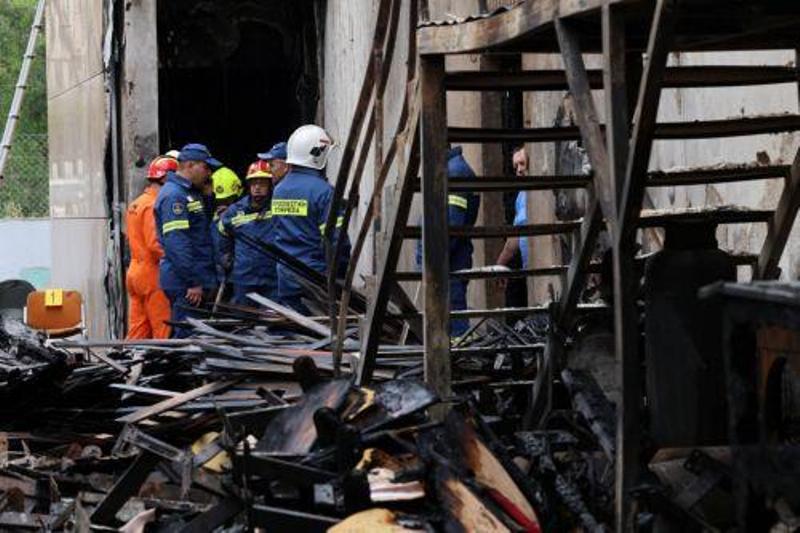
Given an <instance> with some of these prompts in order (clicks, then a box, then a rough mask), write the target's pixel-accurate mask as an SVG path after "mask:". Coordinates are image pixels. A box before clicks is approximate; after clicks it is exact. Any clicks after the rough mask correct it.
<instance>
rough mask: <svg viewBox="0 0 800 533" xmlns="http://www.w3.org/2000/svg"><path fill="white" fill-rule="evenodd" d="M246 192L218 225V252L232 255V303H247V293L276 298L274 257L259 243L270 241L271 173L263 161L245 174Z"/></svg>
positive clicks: (224, 255) (227, 211)
mask: <svg viewBox="0 0 800 533" xmlns="http://www.w3.org/2000/svg"><path fill="white" fill-rule="evenodd" d="M245 181H246V183H247V191H248V194H247V196H245V197H244V198H242V199H241V200H239V201H238V202H236V203H234V204H233V205H231V206H230V208H228V209H227V210H226V211H225V213H224V214H223V215H222V218H221V220H220V223H219V224H218V231H217V233H219V235H220V237H221V238H220V255H221V256H222V257H232V258H233V260H232V261H228V262H227V263H228V264H231V263H232V269H231V280H232V281H233V303H236V304H240V305H247V304H248V303H249V302H250V300H248V298H247V294H248V293H251V292H255V293H258V294H260V295H262V296H265V297H267V298H269V299H271V300H274V299H276V294H277V291H278V274H277V272H276V265H275V260H274V259H273V258H272V257H271V256H269V255H267V254H266V253H264V251H263V249H262V248H260V247H259V242H263V243H271V242H272V229H273V224H272V213H271V212H270V199H271V196H272V174H271V173H270V172H269V165H268V164H267V162H266V161H256V162H255V163H253V164H252V165H250V168H248V170H247V176H246V177H245Z"/></svg>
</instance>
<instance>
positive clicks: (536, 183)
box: [414, 165, 792, 193]
mask: <svg viewBox="0 0 800 533" xmlns="http://www.w3.org/2000/svg"><path fill="white" fill-rule="evenodd" d="M791 168H792V167H791V166H790V165H739V166H729V167H722V168H713V167H709V168H694V169H687V170H679V171H672V172H664V171H660V170H659V171H654V172H650V174H649V178H648V180H649V181H648V182H647V186H648V187H674V186H681V185H706V184H712V183H730V182H737V181H752V180H762V179H780V178H786V177H788V176H789V172H790V171H791ZM591 182H592V176H591V175H590V174H570V175H565V176H552V175H547V176H517V177H503V176H476V177H475V178H474V179H466V178H453V179H451V180H450V181H449V182H448V185H449V187H450V191H451V192H476V193H478V192H502V191H547V190H554V189H582V188H584V187H587V186H588V185H589V184H591ZM421 187H422V182H421V180H417V181H416V182H415V183H414V190H415V192H420V189H421Z"/></svg>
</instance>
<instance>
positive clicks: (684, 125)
mask: <svg viewBox="0 0 800 533" xmlns="http://www.w3.org/2000/svg"><path fill="white" fill-rule="evenodd" d="M602 127H603V126H601V128H602ZM796 130H800V115H788V114H787V115H774V116H762V117H742V118H734V119H725V120H696V121H692V122H664V123H661V124H657V125H656V127H655V134H654V138H655V139H660V140H680V139H712V138H722V137H738V136H746V135H760V134H768V133H783V132H790V131H796ZM447 135H448V141H450V142H454V143H506V142H531V143H534V142H558V141H577V140H579V139H580V138H581V134H580V131H579V130H578V127H577V126H566V127H553V128H519V129H510V128H461V127H450V128H447Z"/></svg>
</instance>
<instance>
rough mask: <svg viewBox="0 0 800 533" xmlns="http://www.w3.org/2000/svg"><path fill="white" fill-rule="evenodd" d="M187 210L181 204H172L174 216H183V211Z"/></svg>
mask: <svg viewBox="0 0 800 533" xmlns="http://www.w3.org/2000/svg"><path fill="white" fill-rule="evenodd" d="M185 209H186V206H184V205H183V204H182V203H181V202H175V203H173V204H172V214H174V215H182V214H183V211H184V210H185Z"/></svg>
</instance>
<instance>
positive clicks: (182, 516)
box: [0, 306, 614, 531]
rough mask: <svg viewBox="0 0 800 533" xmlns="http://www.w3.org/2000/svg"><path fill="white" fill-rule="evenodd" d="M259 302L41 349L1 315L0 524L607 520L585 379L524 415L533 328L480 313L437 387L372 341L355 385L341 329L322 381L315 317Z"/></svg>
mask: <svg viewBox="0 0 800 533" xmlns="http://www.w3.org/2000/svg"><path fill="white" fill-rule="evenodd" d="M270 307H271V309H251V308H240V307H233V306H222V308H221V309H220V310H218V311H217V313H216V315H215V318H208V319H204V320H191V321H190V323H189V324H185V326H187V327H191V328H193V330H194V332H193V336H192V337H191V338H189V339H183V340H178V339H172V340H164V341H136V342H128V343H126V342H105V343H103V342H88V341H60V342H59V341H54V342H48V343H44V342H43V340H42V339H41V338H39V337H38V336H37V335H36V334H34V333H32V332H30V331H28V330H26V329H25V328H24V327H23V326H21V325H20V324H18V323H13V322H6V323H5V324H4V325H3V326H2V328H0V372H2V380H0V381H2V383H0V395H2V397H3V399H4V400H5V401H3V402H2V403H0V420H1V422H2V423H1V424H0V431H2V433H0V493H1V494H2V496H0V498H2V499H1V500H0V529H3V530H7V529H22V530H24V529H31V530H36V529H47V530H72V531H86V530H88V529H89V528H90V527H95V528H97V527H108V528H120V527H121V528H123V530H124V531H144V530H145V528H146V530H147V531H212V530H221V531H239V530H246V529H247V530H249V529H252V528H264V529H266V530H277V531H282V530H288V529H289V528H294V529H295V530H303V531H325V530H331V531H376V530H386V531H402V530H409V531H413V530H426V531H433V530H468V531H521V530H524V531H540V530H562V529H563V530H566V529H574V528H578V527H585V528H587V529H593V530H595V529H598V528H601V527H603V526H602V524H609V523H611V522H612V516H613V514H612V513H613V505H612V494H613V489H612V487H613V456H614V449H613V447H614V443H613V438H612V437H613V434H614V429H613V411H612V408H611V404H609V403H608V402H607V400H605V397H604V395H603V393H602V392H600V391H599V388H598V387H597V385H596V384H595V383H594V382H593V381H592V379H591V377H590V376H589V375H588V374H586V373H582V372H578V371H565V373H564V374H563V375H562V377H561V380H560V381H561V382H563V384H564V387H565V391H568V392H569V397H570V399H567V400H566V402H567V404H566V407H567V409H554V410H553V411H552V412H551V415H550V417H549V422H548V424H547V428H546V429H539V430H536V431H533V430H528V429H527V428H526V424H527V423H526V420H525V419H526V412H527V409H528V406H529V404H530V395H531V386H532V384H533V377H535V369H536V365H537V359H538V357H539V355H540V352H541V349H542V338H543V337H542V336H543V335H544V331H543V330H544V329H545V327H546V325H545V327H542V325H541V324H539V323H536V322H520V323H518V324H517V326H515V327H511V326H508V325H506V324H504V323H500V322H489V323H486V324H484V325H483V328H482V331H484V332H485V333H483V334H482V335H480V336H474V338H473V339H472V340H466V341H462V342H461V343H460V344H459V346H457V347H456V348H454V361H453V373H454V390H455V392H456V395H455V396H454V397H451V398H437V397H436V396H435V395H434V394H432V393H431V392H430V391H429V390H428V389H427V388H426V387H425V386H424V385H423V384H422V382H421V377H422V360H421V350H420V349H419V347H418V346H391V345H386V346H382V347H381V350H382V352H383V353H384V354H387V355H391V357H382V358H381V359H380V361H379V365H378V367H377V369H376V372H375V373H374V376H375V378H374V383H372V384H370V385H369V386H365V387H358V386H355V385H354V382H353V380H352V379H351V377H350V376H351V373H352V371H353V369H354V368H355V366H356V364H357V355H356V354H357V353H358V352H357V346H355V345H354V343H355V342H356V341H354V340H352V339H351V340H350V341H348V343H347V344H346V353H345V358H344V372H342V374H341V375H339V376H336V375H335V373H334V371H333V361H332V351H331V342H330V338H329V337H328V336H327V335H326V332H329V330H328V329H327V327H326V326H325V321H324V319H319V320H310V319H303V318H299V317H296V316H294V315H292V314H291V313H289V312H287V311H286V310H284V309H282V308H280V307H279V306H270ZM220 315H223V316H224V318H219V316H220ZM348 370H350V373H348ZM556 400H557V401H558V403H559V405H564V401H562V400H559V399H558V398H556Z"/></svg>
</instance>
